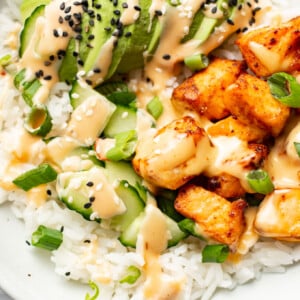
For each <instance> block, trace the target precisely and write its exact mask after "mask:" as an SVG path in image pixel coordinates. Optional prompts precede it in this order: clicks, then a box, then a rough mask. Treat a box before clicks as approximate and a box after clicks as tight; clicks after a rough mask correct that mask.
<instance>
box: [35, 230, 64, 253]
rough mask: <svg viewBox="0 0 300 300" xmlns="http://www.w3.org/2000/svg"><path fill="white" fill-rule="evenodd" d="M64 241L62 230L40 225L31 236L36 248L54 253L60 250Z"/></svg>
mask: <svg viewBox="0 0 300 300" xmlns="http://www.w3.org/2000/svg"><path fill="white" fill-rule="evenodd" d="M62 241H63V234H62V232H61V231H60V230H56V229H53V228H48V227H46V226H44V225H40V226H39V227H38V229H37V230H36V231H35V232H33V234H32V236H31V244H32V245H33V246H35V247H39V248H43V249H46V250H49V251H53V250H56V249H58V248H59V246H60V245H61V243H62Z"/></svg>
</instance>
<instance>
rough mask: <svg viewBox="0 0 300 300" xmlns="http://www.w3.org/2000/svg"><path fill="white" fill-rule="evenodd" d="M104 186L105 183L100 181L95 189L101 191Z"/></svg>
mask: <svg viewBox="0 0 300 300" xmlns="http://www.w3.org/2000/svg"><path fill="white" fill-rule="evenodd" d="M102 188H103V183H102V182H100V183H98V184H97V185H96V188H95V190H96V191H97V192H99V191H100V190H101V189H102Z"/></svg>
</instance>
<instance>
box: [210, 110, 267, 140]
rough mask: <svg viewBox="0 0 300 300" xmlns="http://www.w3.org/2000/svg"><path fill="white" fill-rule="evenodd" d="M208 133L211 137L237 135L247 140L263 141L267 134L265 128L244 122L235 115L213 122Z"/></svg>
mask: <svg viewBox="0 0 300 300" xmlns="http://www.w3.org/2000/svg"><path fill="white" fill-rule="evenodd" d="M207 133H208V135H209V136H211V137H217V136H227V137H233V136H235V137H237V138H239V139H241V140H243V141H246V142H261V141H262V140H263V139H264V137H265V136H266V135H267V132H266V131H265V130H263V129H261V128H258V127H255V126H253V124H247V123H242V122H241V121H239V120H238V119H237V118H234V117H233V116H229V117H227V118H225V119H223V120H220V121H218V122H216V123H214V124H212V125H211V126H210V127H208V128H207Z"/></svg>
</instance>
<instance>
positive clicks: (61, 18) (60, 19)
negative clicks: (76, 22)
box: [58, 16, 64, 24]
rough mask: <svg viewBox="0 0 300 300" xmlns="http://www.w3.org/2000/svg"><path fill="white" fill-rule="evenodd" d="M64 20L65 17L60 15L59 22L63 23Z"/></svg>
mask: <svg viewBox="0 0 300 300" xmlns="http://www.w3.org/2000/svg"><path fill="white" fill-rule="evenodd" d="M63 22H64V18H63V17H62V16H59V18H58V23H59V24H62V23H63Z"/></svg>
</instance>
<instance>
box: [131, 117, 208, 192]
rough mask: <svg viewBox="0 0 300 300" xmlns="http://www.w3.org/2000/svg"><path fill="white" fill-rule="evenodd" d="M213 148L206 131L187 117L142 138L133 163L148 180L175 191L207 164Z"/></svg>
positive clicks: (137, 170)
mask: <svg viewBox="0 0 300 300" xmlns="http://www.w3.org/2000/svg"><path fill="white" fill-rule="evenodd" d="M211 149H212V145H211V144H210V141H209V138H208V136H207V134H206V132H205V130H204V129H203V128H201V127H199V126H198V124H197V122H196V121H195V120H194V119H193V118H191V117H189V116H186V117H184V118H182V119H178V120H175V121H173V122H171V123H169V124H168V125H166V126H165V127H162V128H161V129H159V130H158V131H157V132H156V133H155V134H154V135H153V136H147V137H144V138H142V139H141V140H140V141H139V143H138V145H137V148H136V155H135V157H134V159H133V161H132V163H133V167H134V169H135V170H136V172H137V173H138V174H139V175H141V176H142V177H143V178H144V179H146V181H148V182H149V183H151V184H154V185H155V186H159V187H164V188H168V189H171V190H175V189H177V188H179V187H180V186H182V185H183V184H185V183H186V182H188V181H189V180H190V179H192V178H193V177H195V176H197V175H199V174H200V173H201V172H202V171H203V170H204V169H205V168H206V167H207V165H208V163H209V155H210V152H211Z"/></svg>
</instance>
